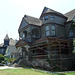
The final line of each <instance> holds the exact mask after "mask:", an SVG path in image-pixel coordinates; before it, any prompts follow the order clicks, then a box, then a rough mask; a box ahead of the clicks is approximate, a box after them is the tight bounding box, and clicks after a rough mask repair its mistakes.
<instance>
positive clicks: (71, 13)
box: [64, 9, 75, 22]
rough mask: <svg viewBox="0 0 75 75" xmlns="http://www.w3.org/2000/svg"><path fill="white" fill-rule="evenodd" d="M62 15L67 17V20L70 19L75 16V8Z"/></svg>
mask: <svg viewBox="0 0 75 75" xmlns="http://www.w3.org/2000/svg"><path fill="white" fill-rule="evenodd" d="M64 15H65V16H66V17H67V18H68V19H67V22H68V21H71V20H72V19H73V18H74V16H75V9H73V10H71V11H70V12H67V13H66V14H64Z"/></svg>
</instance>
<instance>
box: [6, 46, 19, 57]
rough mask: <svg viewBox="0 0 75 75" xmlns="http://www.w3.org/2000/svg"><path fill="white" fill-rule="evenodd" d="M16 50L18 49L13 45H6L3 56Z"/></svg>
mask: <svg viewBox="0 0 75 75" xmlns="http://www.w3.org/2000/svg"><path fill="white" fill-rule="evenodd" d="M17 52H18V50H17V49H16V47H15V46H8V47H7V50H6V54H5V56H7V55H10V54H11V53H17Z"/></svg>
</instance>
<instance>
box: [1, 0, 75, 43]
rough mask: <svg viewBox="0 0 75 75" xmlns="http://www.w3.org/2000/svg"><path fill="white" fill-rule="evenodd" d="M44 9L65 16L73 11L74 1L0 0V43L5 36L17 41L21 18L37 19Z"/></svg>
mask: <svg viewBox="0 0 75 75" xmlns="http://www.w3.org/2000/svg"><path fill="white" fill-rule="evenodd" d="M44 7H48V8H51V9H53V10H56V11H58V12H60V13H63V14H65V13H67V12H69V11H71V10H73V9H75V0H0V43H2V42H3V40H4V37H5V35H6V34H8V35H9V38H13V39H19V35H18V28H19V26H20V23H21V20H22V18H23V16H24V15H25V14H26V15H29V16H33V17H36V18H39V17H40V15H41V13H42V11H43V9H44Z"/></svg>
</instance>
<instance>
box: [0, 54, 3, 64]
mask: <svg viewBox="0 0 75 75" xmlns="http://www.w3.org/2000/svg"><path fill="white" fill-rule="evenodd" d="M2 61H4V56H3V55H2V54H0V63H1V62H2Z"/></svg>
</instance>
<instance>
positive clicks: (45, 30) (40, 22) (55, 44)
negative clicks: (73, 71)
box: [16, 7, 75, 69]
mask: <svg viewBox="0 0 75 75" xmlns="http://www.w3.org/2000/svg"><path fill="white" fill-rule="evenodd" d="M18 32H19V41H18V42H17V44H16V47H17V49H18V50H19V58H20V57H21V60H20V64H27V62H30V63H31V64H33V65H35V66H40V67H44V68H50V69H51V67H53V66H56V67H58V66H57V65H59V68H60V69H70V68H72V67H73V65H75V64H74V60H75V57H74V55H73V53H72V51H73V41H72V40H73V38H75V9H74V10H72V11H70V12H68V13H66V14H62V13H60V12H57V11H55V10H52V9H50V8H47V7H45V8H44V9H43V12H42V14H41V16H40V18H39V19H38V18H35V17H31V16H28V15H25V16H24V17H23V19H22V21H21V24H20V26H19V29H18ZM47 59H48V60H49V61H51V64H50V65H49V63H48V62H47ZM65 59H66V60H65ZM65 63H68V64H67V65H65ZM53 68H54V67H53Z"/></svg>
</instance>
